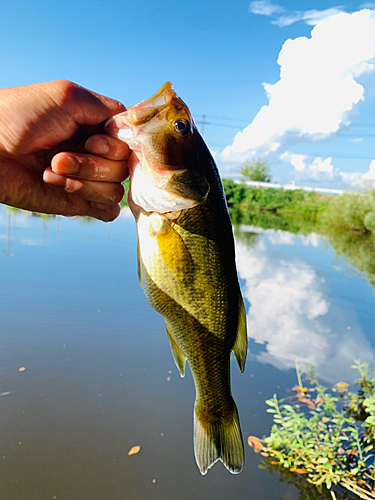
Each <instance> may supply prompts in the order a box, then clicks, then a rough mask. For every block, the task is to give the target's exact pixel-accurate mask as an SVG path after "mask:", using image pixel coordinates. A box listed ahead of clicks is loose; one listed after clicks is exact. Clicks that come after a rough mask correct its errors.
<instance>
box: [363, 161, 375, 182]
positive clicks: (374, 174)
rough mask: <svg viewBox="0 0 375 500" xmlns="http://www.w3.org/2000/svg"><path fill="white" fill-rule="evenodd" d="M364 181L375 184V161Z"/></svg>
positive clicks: (372, 162) (371, 164) (364, 175)
mask: <svg viewBox="0 0 375 500" xmlns="http://www.w3.org/2000/svg"><path fill="white" fill-rule="evenodd" d="M362 180H363V181H365V182H366V181H371V182H375V160H372V161H371V163H370V168H369V171H368V172H367V173H365V174H363V175H362Z"/></svg>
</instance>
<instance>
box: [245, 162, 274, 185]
mask: <svg viewBox="0 0 375 500" xmlns="http://www.w3.org/2000/svg"><path fill="white" fill-rule="evenodd" d="M241 175H242V176H243V177H245V178H247V179H250V180H251V181H258V182H271V172H270V166H269V163H268V161H267V160H263V159H261V158H260V159H258V160H252V161H250V162H246V163H244V164H243V165H242V167H241Z"/></svg>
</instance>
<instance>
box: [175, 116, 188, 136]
mask: <svg viewBox="0 0 375 500" xmlns="http://www.w3.org/2000/svg"><path fill="white" fill-rule="evenodd" d="M173 126H174V129H175V131H176V132H177V133H178V134H179V135H182V136H184V135H188V133H189V132H190V122H188V121H187V120H185V119H184V118H179V119H178V120H176V121H175V122H174V124H173Z"/></svg>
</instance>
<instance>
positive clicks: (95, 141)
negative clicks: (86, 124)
mask: <svg viewBox="0 0 375 500" xmlns="http://www.w3.org/2000/svg"><path fill="white" fill-rule="evenodd" d="M85 149H86V150H87V151H89V152H90V153H94V154H96V155H105V154H107V153H108V151H109V144H108V141H107V140H106V139H105V138H104V137H95V136H92V137H89V139H87V141H86V144H85Z"/></svg>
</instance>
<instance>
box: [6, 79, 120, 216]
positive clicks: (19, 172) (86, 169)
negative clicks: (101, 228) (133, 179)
mask: <svg viewBox="0 0 375 500" xmlns="http://www.w3.org/2000/svg"><path fill="white" fill-rule="evenodd" d="M124 110H125V108H124V106H123V105H122V104H120V103H119V102H117V101H115V100H113V99H110V98H108V97H104V96H101V95H99V94H96V93H94V92H91V91H90V90H87V89H84V88H82V87H80V86H78V85H75V84H74V83H72V82H69V81H66V80H56V81H53V82H46V83H40V84H35V85H28V86H24V87H13V88H8V89H0V202H2V203H5V204H8V205H12V206H15V207H18V208H23V209H26V210H31V211H35V212H44V213H50V214H60V215H70V216H71V215H89V216H91V217H95V218H97V219H100V220H104V221H110V220H113V219H115V218H116V217H117V216H118V215H119V213H120V206H119V202H120V201H121V199H122V197H123V195H124V188H123V186H122V184H121V182H122V181H123V180H125V179H126V177H127V176H128V169H127V159H128V158H129V155H130V150H129V148H128V146H127V144H125V143H124V142H122V141H119V140H118V139H116V138H114V137H111V136H109V135H106V134H103V133H101V130H100V129H99V127H98V124H99V123H101V122H102V121H104V120H106V119H107V118H109V117H110V116H113V115H115V114H117V113H121V112H122V111H124ZM87 137H88V139H87V140H86V142H84V141H85V138H87ZM43 180H44V181H43Z"/></svg>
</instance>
